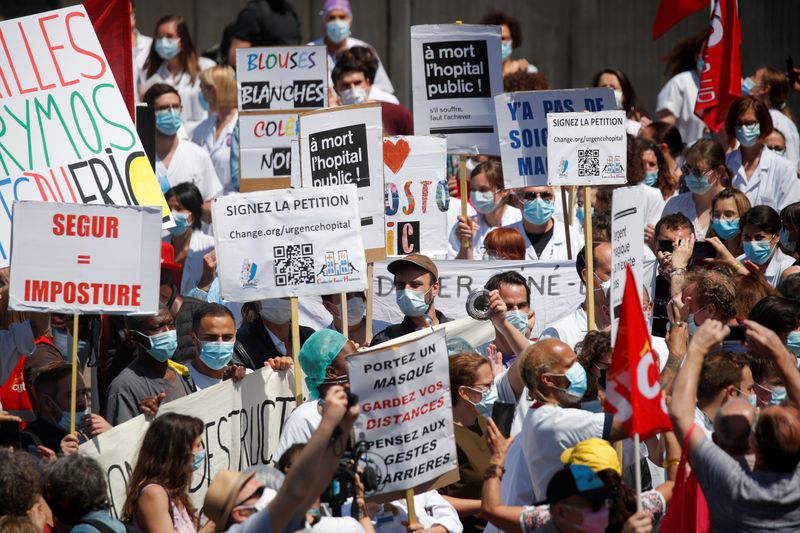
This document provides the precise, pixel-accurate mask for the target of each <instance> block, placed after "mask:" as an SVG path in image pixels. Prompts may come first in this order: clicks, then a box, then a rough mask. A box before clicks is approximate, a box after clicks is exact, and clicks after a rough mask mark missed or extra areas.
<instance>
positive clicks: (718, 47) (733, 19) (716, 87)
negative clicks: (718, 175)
mask: <svg viewBox="0 0 800 533" xmlns="http://www.w3.org/2000/svg"><path fill="white" fill-rule="evenodd" d="M741 45H742V28H741V26H740V25H739V12H738V7H737V0H716V4H715V6H714V13H713V14H712V15H711V21H710V22H709V32H708V39H706V44H705V48H704V51H703V64H704V66H703V72H702V73H701V75H700V88H699V89H698V91H697V102H696V103H695V105H694V114H695V115H697V116H698V117H699V118H700V120H702V121H703V122H705V123H706V126H708V129H710V130H711V131H719V130H720V128H722V126H724V125H725V117H726V116H727V114H728V109H730V107H731V104H732V103H733V102H734V100H736V99H737V98H739V97H740V96H741V95H742V58H741V54H740V48H741Z"/></svg>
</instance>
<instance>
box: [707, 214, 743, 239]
mask: <svg viewBox="0 0 800 533" xmlns="http://www.w3.org/2000/svg"><path fill="white" fill-rule="evenodd" d="M711 229H713V230H714V233H716V234H717V236H719V238H720V239H725V240H728V239H730V238H732V237H736V236H737V235H739V233H740V232H741V231H742V230H741V228H740V227H739V219H738V218H734V219H730V220H723V219H720V218H712V219H711Z"/></svg>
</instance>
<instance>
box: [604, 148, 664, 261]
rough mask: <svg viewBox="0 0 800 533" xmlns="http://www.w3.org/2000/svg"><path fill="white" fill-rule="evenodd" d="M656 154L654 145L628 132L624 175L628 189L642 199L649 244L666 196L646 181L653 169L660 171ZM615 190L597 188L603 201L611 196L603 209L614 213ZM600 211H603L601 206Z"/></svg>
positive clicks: (649, 179) (646, 239)
mask: <svg viewBox="0 0 800 533" xmlns="http://www.w3.org/2000/svg"><path fill="white" fill-rule="evenodd" d="M655 153H656V150H655V147H654V146H653V145H652V144H650V143H649V142H648V141H645V140H644V139H638V138H635V137H631V136H630V135H628V138H627V160H628V168H627V169H626V171H625V178H626V181H627V183H628V187H627V188H628V189H629V190H634V191H635V193H636V195H637V196H639V197H640V198H641V203H640V205H641V206H642V211H644V223H645V227H644V241H645V243H646V244H648V245H650V244H651V243H652V240H653V236H654V234H655V227H656V224H657V223H658V221H659V220H661V214H662V212H663V211H664V198H663V197H662V196H661V191H660V190H659V189H657V188H655V187H651V186H650V185H648V184H647V182H648V181H652V180H651V178H652V177H653V171H654V170H655V171H656V172H657V170H658V167H657V165H658V160H657V159H656V157H657V156H656V155H655ZM654 163H655V164H654ZM657 179H658V178H657V177H656V180H657ZM613 190H614V188H613V187H604V188H603V190H602V192H600V191H598V197H603V200H605V197H606V194H607V195H608V202H605V201H603V202H602V203H605V204H607V206H608V207H607V208H606V209H603V211H604V212H607V213H609V214H611V204H612V201H613V198H614V197H613ZM598 211H600V209H599V208H598Z"/></svg>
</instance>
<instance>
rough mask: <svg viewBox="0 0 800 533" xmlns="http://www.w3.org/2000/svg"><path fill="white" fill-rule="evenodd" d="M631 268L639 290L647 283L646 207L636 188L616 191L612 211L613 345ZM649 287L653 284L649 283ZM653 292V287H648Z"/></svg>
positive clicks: (623, 188) (624, 188)
mask: <svg viewBox="0 0 800 533" xmlns="http://www.w3.org/2000/svg"><path fill="white" fill-rule="evenodd" d="M628 264H630V265H631V268H632V269H633V276H634V279H636V284H637V286H638V287H639V291H640V292H639V297H640V298H641V288H642V286H643V283H644V279H645V278H644V206H643V205H642V198H641V194H640V193H639V191H637V190H636V189H635V188H634V187H622V188H619V189H615V190H614V198H613V201H612V210H611V306H610V307H611V342H612V343H613V342H614V341H615V340H616V338H617V326H618V324H619V309H620V307H621V306H622V296H623V294H624V293H625V279H626V277H627V274H626V271H625V265H628ZM648 285H649V283H648ZM648 288H649V287H648Z"/></svg>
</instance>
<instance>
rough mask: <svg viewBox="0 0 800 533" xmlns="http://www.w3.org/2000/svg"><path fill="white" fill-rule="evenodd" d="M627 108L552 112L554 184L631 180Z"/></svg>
mask: <svg viewBox="0 0 800 533" xmlns="http://www.w3.org/2000/svg"><path fill="white" fill-rule="evenodd" d="M626 122H627V119H626V118H625V111H600V112H599V113H550V114H548V115H547V130H548V143H547V159H548V161H551V162H553V163H555V164H553V165H550V168H549V172H548V177H549V179H548V183H549V184H550V185H620V184H624V183H626V181H627V175H626V170H627V164H628V158H627V153H628V136H627V134H626V132H625V123H626Z"/></svg>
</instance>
